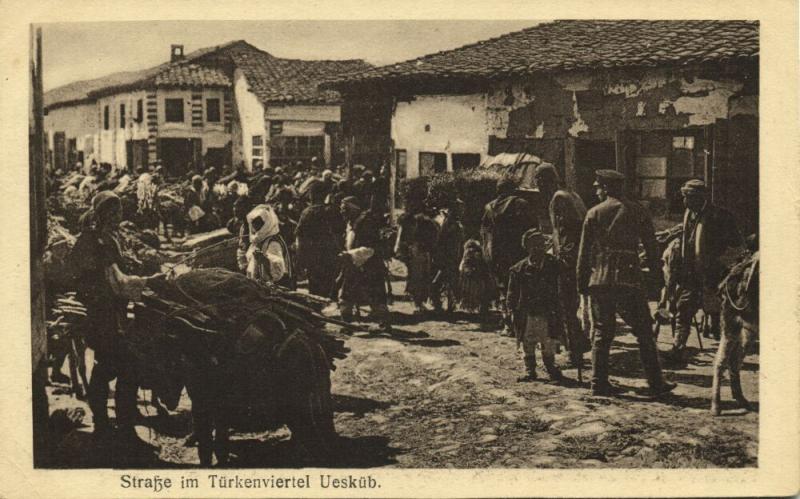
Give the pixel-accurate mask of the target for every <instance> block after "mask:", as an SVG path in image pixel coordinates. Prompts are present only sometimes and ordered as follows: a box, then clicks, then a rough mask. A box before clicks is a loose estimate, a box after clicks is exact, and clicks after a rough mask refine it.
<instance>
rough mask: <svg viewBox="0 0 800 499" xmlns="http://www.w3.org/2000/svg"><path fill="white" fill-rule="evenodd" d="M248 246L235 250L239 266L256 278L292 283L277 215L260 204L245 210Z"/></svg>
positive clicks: (291, 284) (287, 252) (278, 282)
mask: <svg viewBox="0 0 800 499" xmlns="http://www.w3.org/2000/svg"><path fill="white" fill-rule="evenodd" d="M247 228H248V232H249V246H247V249H246V250H245V249H244V248H240V249H239V250H238V252H237V259H238V262H239V268H240V269H241V270H243V271H244V272H245V273H246V274H247V277H249V278H251V279H255V280H257V281H259V282H264V283H267V282H269V283H274V284H279V285H281V286H286V287H290V288H293V287H294V276H293V273H292V259H291V255H290V254H289V247H288V246H287V245H286V242H285V241H284V240H283V238H282V237H281V235H280V222H279V221H278V215H276V214H275V210H273V209H272V207H271V206H268V205H265V204H262V205H258V206H256V207H255V208H253V209H252V210H251V211H250V213H248V214H247Z"/></svg>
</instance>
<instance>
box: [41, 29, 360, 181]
mask: <svg viewBox="0 0 800 499" xmlns="http://www.w3.org/2000/svg"><path fill="white" fill-rule="evenodd" d="M368 67H370V66H369V65H367V64H366V63H364V62H363V61H360V60H351V61H300V60H292V59H281V58H277V57H274V56H272V55H271V54H269V53H267V52H264V51H262V50H260V49H257V48H256V47H253V46H252V45H250V44H248V43H246V42H244V41H237V42H231V43H229V44H226V45H222V46H219V47H212V48H207V49H200V50H198V51H195V52H192V53H191V54H187V55H184V54H183V47H182V46H180V45H173V46H172V47H171V52H170V62H169V63H165V64H162V65H160V66H157V67H155V68H150V69H148V70H144V71H140V72H132V73H122V74H117V75H110V76H109V77H104V78H99V79H97V80H91V81H88V82H77V83H75V84H71V85H67V86H65V87H60V88H58V89H54V90H53V91H50V92H48V95H46V96H45V99H46V112H47V115H46V117H45V129H46V131H47V132H48V137H49V149H50V164H51V165H52V166H53V167H55V168H61V169H64V168H66V167H68V166H69V167H72V166H73V165H74V164H75V163H76V162H79V161H80V162H82V163H83V164H84V167H85V168H86V169H87V170H88V168H89V165H90V164H91V163H92V162H96V163H109V164H111V165H114V166H115V167H117V168H121V169H125V170H137V169H142V168H146V167H147V166H148V165H153V164H154V163H156V162H160V163H161V164H162V165H163V166H164V169H165V171H166V173H167V175H170V176H179V175H183V174H185V173H186V172H187V171H189V170H199V169H202V168H206V167H209V166H214V167H217V168H219V169H222V170H230V169H231V168H232V167H233V166H243V167H244V169H246V170H252V169H254V168H261V167H263V166H264V165H266V164H274V165H275V164H283V163H285V162H289V161H292V162H297V161H301V162H308V161H309V160H310V159H311V158H312V157H317V158H319V159H320V160H322V161H324V162H325V163H326V164H331V162H332V161H334V160H335V159H337V158H338V156H340V154H338V151H337V150H335V149H334V148H335V143H336V140H337V138H338V126H339V125H338V124H339V121H340V113H339V95H338V93H336V92H333V91H320V90H318V89H317V83H318V82H319V81H322V80H324V79H325V78H328V77H331V76H336V75H338V74H341V73H343V72H353V71H358V70H363V69H365V68H368ZM48 101H49V102H48ZM337 154H338V156H337Z"/></svg>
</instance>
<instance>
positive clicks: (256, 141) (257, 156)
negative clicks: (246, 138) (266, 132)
mask: <svg viewBox="0 0 800 499" xmlns="http://www.w3.org/2000/svg"><path fill="white" fill-rule="evenodd" d="M252 142H253V151H252V156H253V159H252V168H253V169H254V170H255V169H256V163H259V164H263V163H264V137H263V136H261V135H253V139H252Z"/></svg>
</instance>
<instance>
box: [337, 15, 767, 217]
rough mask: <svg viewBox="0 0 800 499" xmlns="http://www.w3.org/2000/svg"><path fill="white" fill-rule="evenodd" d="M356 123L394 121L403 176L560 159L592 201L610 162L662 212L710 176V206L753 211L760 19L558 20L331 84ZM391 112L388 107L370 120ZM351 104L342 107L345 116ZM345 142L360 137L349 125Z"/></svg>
mask: <svg viewBox="0 0 800 499" xmlns="http://www.w3.org/2000/svg"><path fill="white" fill-rule="evenodd" d="M330 88H335V89H337V90H340V91H341V92H342V93H343V95H344V97H345V103H344V105H343V106H344V107H343V109H346V108H347V107H348V106H349V105H350V104H349V102H350V101H351V100H363V98H364V96H365V95H369V96H370V98H371V99H372V100H373V101H374V102H375V103H376V104H375V105H374V106H372V107H371V108H368V107H365V106H364V105H363V103H362V104H360V109H363V110H365V111H363V112H362V114H361V115H357V116H356V117H355V118H354V119H356V120H376V119H377V120H380V119H383V120H388V121H389V122H390V126H389V127H388V131H387V132H385V133H386V138H387V140H389V141H390V142H391V144H392V147H393V154H392V155H391V160H392V163H393V165H394V168H395V172H396V175H397V177H403V176H404V175H407V176H410V177H413V176H416V175H429V174H433V173H437V172H444V171H457V170H461V169H466V168H471V167H474V166H477V165H478V164H480V163H481V162H483V161H485V160H486V159H487V157H488V156H493V155H496V154H499V153H502V152H527V153H532V154H535V155H537V156H539V157H541V158H543V159H544V160H547V161H550V162H552V163H554V164H555V165H556V166H557V168H558V169H559V170H560V172H561V174H562V176H563V177H564V179H565V180H566V183H567V184H568V185H569V186H570V187H572V188H574V189H576V190H577V191H578V192H579V193H580V194H581V195H582V196H583V197H584V199H587V200H591V199H592V198H593V190H592V187H591V184H592V182H593V179H594V170H596V169H598V168H615V169H618V170H620V171H622V172H624V173H625V174H626V176H627V178H628V185H627V188H628V192H629V193H630V194H631V195H632V196H634V197H636V198H638V199H641V200H643V201H644V202H645V203H646V204H648V206H649V207H650V208H651V210H652V211H654V212H655V213H656V214H663V215H667V216H669V215H677V214H678V213H679V212H680V211H681V210H682V205H681V200H680V191H679V188H680V185H682V183H683V182H685V181H686V180H687V179H689V178H703V179H705V180H706V181H707V182H708V183H709V184H710V185H711V186H712V193H713V196H714V200H715V202H718V203H719V204H723V205H725V206H727V207H729V208H731V209H732V210H734V211H735V212H737V214H738V215H739V218H740V219H742V220H743V224H744V225H745V226H746V230H752V229H753V228H754V227H756V226H757V220H758V213H757V207H758V202H757V200H758V24H757V23H751V22H738V21H726V22H723V21H679V22H674V21H556V22H553V23H545V24H541V25H538V26H534V27H532V28H529V29H526V30H523V31H520V32H516V33H511V34H508V35H504V36H502V37H499V38H496V39H492V40H487V41H484V42H479V43H476V44H472V45H468V46H465V47H462V48H459V49H454V50H451V51H446V52H440V53H437V54H433V55H430V56H425V57H422V58H419V59H415V60H412V61H407V62H403V63H398V64H394V65H390V66H385V67H381V68H374V69H372V70H368V71H365V72H363V73H361V74H358V75H353V76H350V77H344V78H341V79H339V80H338V81H337V82H335V83H333V84H331V85H330ZM370 113H372V114H373V115H374V114H376V113H383V117H380V118H376V117H375V116H369V114H370ZM348 116H349V114H346V119H349V118H347V117H348ZM343 128H344V129H345V130H346V131H348V132H349V131H350V130H354V132H350V135H348V134H347V133H346V134H345V135H346V136H345V140H349V141H351V142H356V143H358V142H361V143H367V142H379V140H376V139H375V138H374V137H368V136H359V135H358V133H357V130H358V128H357V127H353V126H350V124H349V123H348V122H347V121H345V122H344V123H343Z"/></svg>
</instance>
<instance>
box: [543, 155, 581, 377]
mask: <svg viewBox="0 0 800 499" xmlns="http://www.w3.org/2000/svg"><path fill="white" fill-rule="evenodd" d="M534 180H535V181H536V186H537V187H538V188H539V192H541V193H542V195H543V196H544V199H545V201H549V204H548V206H549V213H550V224H551V225H552V226H553V239H552V240H553V255H554V256H555V257H556V258H557V259H558V261H559V263H560V272H559V276H558V299H559V302H560V305H561V309H562V310H563V311H564V321H565V323H566V330H567V334H568V335H569V336H568V338H567V340H568V346H569V350H570V358H571V360H572V363H573V364H574V365H577V363H578V362H580V359H581V357H582V355H583V354H584V353H586V352H588V351H590V350H591V348H592V347H591V345H590V344H589V338H588V337H587V335H586V334H585V332H584V330H583V328H582V327H581V325H580V322H579V321H578V306H579V305H580V298H579V297H578V290H577V283H576V282H575V268H576V266H577V264H578V246H580V243H581V228H582V227H583V219H584V218H585V217H586V205H585V204H584V203H583V200H582V199H581V198H580V196H578V194H577V193H575V192H574V191H572V190H569V189H567V188H565V187H563V186H562V185H561V179H560V178H559V176H558V172H557V171H556V169H555V167H554V166H553V165H551V164H550V163H542V164H541V165H539V166H537V167H536V170H535V171H534Z"/></svg>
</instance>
